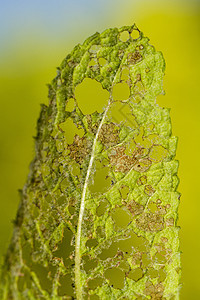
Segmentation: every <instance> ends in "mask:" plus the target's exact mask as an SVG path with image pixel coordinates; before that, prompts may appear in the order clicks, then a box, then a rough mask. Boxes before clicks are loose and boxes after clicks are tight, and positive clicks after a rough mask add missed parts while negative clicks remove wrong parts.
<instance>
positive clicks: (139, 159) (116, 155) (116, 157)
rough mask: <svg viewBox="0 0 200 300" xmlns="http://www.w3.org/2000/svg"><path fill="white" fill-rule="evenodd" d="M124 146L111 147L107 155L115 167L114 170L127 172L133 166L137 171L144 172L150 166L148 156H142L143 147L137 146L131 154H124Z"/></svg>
mask: <svg viewBox="0 0 200 300" xmlns="http://www.w3.org/2000/svg"><path fill="white" fill-rule="evenodd" d="M125 151H126V147H125V146H118V147H116V148H115V149H112V151H111V153H110V155H109V157H110V163H111V165H112V166H114V168H115V172H122V173H127V172H128V171H130V170H131V168H133V169H134V170H135V171H138V172H145V171H146V170H148V169H149V168H150V166H151V161H150V160H149V159H148V158H143V156H144V155H145V154H144V148H141V147H137V148H136V149H135V150H134V151H133V153H132V154H131V155H126V154H125Z"/></svg>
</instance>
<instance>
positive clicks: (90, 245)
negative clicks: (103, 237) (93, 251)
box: [86, 239, 98, 248]
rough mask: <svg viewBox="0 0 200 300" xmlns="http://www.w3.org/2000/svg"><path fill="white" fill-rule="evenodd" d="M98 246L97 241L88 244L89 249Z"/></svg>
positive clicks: (90, 241)
mask: <svg viewBox="0 0 200 300" xmlns="http://www.w3.org/2000/svg"><path fill="white" fill-rule="evenodd" d="M97 245H98V241H97V240H96V239H89V240H88V241H87V242H86V247H89V248H93V247H96V246H97Z"/></svg>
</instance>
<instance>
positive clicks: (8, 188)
mask: <svg viewBox="0 0 200 300" xmlns="http://www.w3.org/2000/svg"><path fill="white" fill-rule="evenodd" d="M133 23H136V24H137V26H138V27H139V28H140V30H141V31H143V32H144V33H145V35H146V36H148V37H149V38H150V42H151V43H152V44H153V45H154V46H155V47H156V49H157V50H161V51H162V52H163V54H164V57H165V60H166V75H165V79H164V89H165V91H166V95H165V96H159V97H158V99H157V102H158V103H159V105H161V106H165V107H170V108H171V118H172V124H173V134H174V135H176V136H178V137H179V144H178V151H177V159H178V160H179V161H180V168H179V177H180V185H179V191H180V192H181V193H182V197H181V204H180V208H179V215H180V216H179V226H181V232H180V238H181V251H182V265H183V276H182V283H183V286H182V289H181V299H182V300H184V299H185V300H186V299H187V300H188V299H192V300H196V299H200V284H199V272H200V259H199V253H200V234H199V232H200V197H199V185H200V183H199V179H200V178H199V172H200V160H199V154H200V151H199V149H200V135H199V132H200V97H199V93H200V90H199V89H200V79H199V77H200V76H199V70H200V1H199V0H180V1H179V0H173V1H172V0H157V1H156V0H123V1H122V0H101V1H94V0H85V1H83V0H73V1H70V0H56V1H55V0H54V1H53V0H43V1H41V0H34V1H31V0H18V1H15V0H9V1H2V0H1V1H0V45H1V46H0V257H1V259H2V258H3V254H5V252H6V248H7V246H8V243H9V240H10V237H11V234H12V220H13V219H14V218H15V214H16V210H17V207H18V204H19V196H18V191H17V190H18V189H19V188H22V187H23V185H24V183H25V181H26V178H27V175H28V172H29V168H28V166H29V164H30V161H31V160H32V159H33V156H34V141H33V136H34V135H35V134H36V130H35V127H36V120H37V118H38V116H39V112H40V103H46V104H47V103H48V99H47V93H48V90H47V87H46V83H49V82H50V81H51V80H52V79H53V78H54V77H55V75H56V67H57V66H59V64H60V63H61V61H62V59H63V58H64V57H65V56H66V55H67V54H68V53H69V52H70V51H71V50H72V49H73V47H74V46H75V45H76V44H77V43H79V42H80V43H82V42H83V41H84V40H85V39H86V38H87V37H88V36H90V35H92V34H93V33H94V32H96V31H99V32H102V31H103V30H104V29H106V28H108V27H119V26H123V25H131V24H133Z"/></svg>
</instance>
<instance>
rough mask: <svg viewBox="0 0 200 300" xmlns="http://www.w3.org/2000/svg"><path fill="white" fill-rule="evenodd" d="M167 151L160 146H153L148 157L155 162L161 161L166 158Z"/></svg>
mask: <svg viewBox="0 0 200 300" xmlns="http://www.w3.org/2000/svg"><path fill="white" fill-rule="evenodd" d="M167 154H168V151H167V150H166V149H165V148H164V147H163V146H161V145H158V146H153V147H152V148H151V151H150V153H149V157H150V159H151V160H153V161H155V162H159V161H162V160H163V159H165V158H166V156H167Z"/></svg>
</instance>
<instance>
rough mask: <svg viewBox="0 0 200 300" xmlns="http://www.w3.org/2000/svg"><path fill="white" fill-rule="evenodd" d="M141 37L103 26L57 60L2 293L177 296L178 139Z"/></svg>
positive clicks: (159, 74) (159, 63) (157, 56)
mask: <svg viewBox="0 0 200 300" xmlns="http://www.w3.org/2000/svg"><path fill="white" fill-rule="evenodd" d="M136 35H137V36H136ZM148 41H149V40H148V38H146V37H144V35H143V33H142V32H140V31H139V29H138V28H137V27H136V26H135V25H133V26H125V27H122V28H120V29H117V28H113V29H108V30H105V31H104V32H103V33H102V34H99V33H95V34H94V35H93V36H91V37H90V38H88V39H87V40H86V41H85V42H84V43H83V44H82V45H77V46H76V47H75V48H74V50H73V51H72V52H71V54H69V55H68V56H67V57H66V58H65V59H64V60H63V62H62V64H61V66H60V68H58V73H57V76H56V78H55V79H54V80H53V81H52V83H51V84H50V85H49V106H45V105H42V107H41V114H40V117H39V120H38V125H37V136H36V156H35V159H34V160H33V162H32V164H31V168H30V169H31V170H30V174H29V177H28V180H27V183H26V185H25V187H24V189H23V191H22V192H21V204H20V207H19V209H18V213H17V217H16V220H15V224H14V233H13V238H12V241H11V244H10V247H9V249H8V252H7V255H6V258H5V263H4V265H3V267H2V280H1V290H2V296H1V299H74V298H75V299H78V300H80V299H178V298H179V287H180V284H179V281H180V270H181V268H180V251H179V237H178V232H179V227H178V226H177V217H178V215H177V209H178V205H179V198H180V194H179V193H178V192H177V190H176V189H177V186H178V182H179V180H178V177H177V169H178V162H177V161H176V160H174V157H175V153H176V146H177V138H176V137H174V136H172V132H171V120H170V115H169V109H167V108H161V107H159V106H158V105H157V104H156V97H157V96H158V95H159V94H161V93H163V87H162V82H163V75H164V70H165V62H164V58H163V55H162V53H161V52H157V51H156V50H155V49H154V47H153V46H151V45H150V44H149V43H148Z"/></svg>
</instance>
